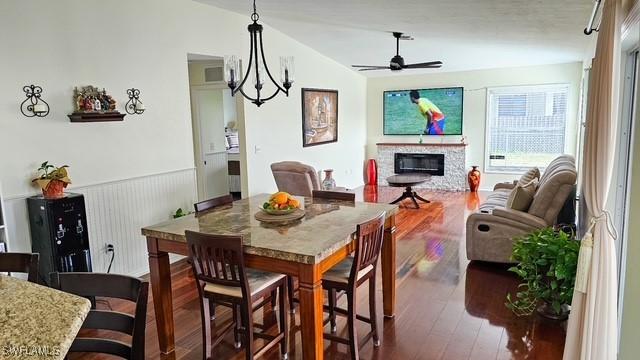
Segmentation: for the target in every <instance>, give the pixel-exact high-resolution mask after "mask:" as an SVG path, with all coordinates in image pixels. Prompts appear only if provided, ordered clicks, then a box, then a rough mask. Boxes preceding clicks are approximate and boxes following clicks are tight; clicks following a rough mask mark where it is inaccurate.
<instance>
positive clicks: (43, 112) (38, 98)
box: [20, 85, 49, 117]
mask: <svg viewBox="0 0 640 360" xmlns="http://www.w3.org/2000/svg"><path fill="white" fill-rule="evenodd" d="M22 91H24V94H25V95H26V96H27V98H26V99H25V100H24V101H23V102H22V104H20V111H21V112H22V115H24V116H26V117H34V116H37V117H45V116H47V115H49V104H47V102H46V101H44V99H42V87H40V86H38V85H26V86H24V87H23V88H22Z"/></svg>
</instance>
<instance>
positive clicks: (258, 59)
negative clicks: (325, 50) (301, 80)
mask: <svg viewBox="0 0 640 360" xmlns="http://www.w3.org/2000/svg"><path fill="white" fill-rule="evenodd" d="M258 19H260V15H258V13H257V11H256V1H255V0H253V14H251V20H252V21H253V23H252V24H249V26H248V27H247V28H248V30H249V35H250V37H251V46H250V49H249V63H248V65H247V72H246V73H245V74H244V76H243V77H242V79H240V77H239V76H238V75H239V74H240V62H239V59H238V58H237V57H236V56H235V55H232V56H225V58H224V75H225V81H226V82H227V84H228V85H229V88H231V95H232V96H233V95H235V94H236V93H237V92H240V93H241V94H242V95H243V96H244V97H245V98H247V99H248V100H250V101H251V102H252V103H254V104H256V105H257V106H260V105H262V104H264V103H265V102H266V101H268V100H271V99H273V98H274V97H275V96H276V95H278V93H280V92H283V93H284V94H285V95H286V96H289V88H291V85H292V84H293V80H294V72H295V67H294V62H293V56H281V57H280V83H282V86H281V85H280V84H279V83H278V82H277V81H276V80H275V79H274V78H273V76H272V75H271V72H270V71H269V67H268V66H267V60H266V59H265V56H264V46H263V45H262V25H260V24H258ZM250 75H251V85H253V87H254V88H255V89H256V92H255V93H256V95H255V97H251V96H249V95H247V92H245V85H246V84H247V80H248V79H249V76H250ZM266 77H268V78H269V80H271V82H272V83H273V85H275V87H276V90H275V92H274V93H273V94H271V95H270V96H267V97H264V96H263V95H262V94H261V91H262V87H263V85H264V82H265V78H266ZM238 81H239V83H238Z"/></svg>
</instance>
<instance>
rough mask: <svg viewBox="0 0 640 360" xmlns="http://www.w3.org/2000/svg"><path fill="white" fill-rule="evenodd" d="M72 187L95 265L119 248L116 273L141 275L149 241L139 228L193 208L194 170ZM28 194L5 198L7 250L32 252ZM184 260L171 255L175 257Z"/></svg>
mask: <svg viewBox="0 0 640 360" xmlns="http://www.w3.org/2000/svg"><path fill="white" fill-rule="evenodd" d="M68 191H69V192H75V193H81V194H84V196H85V203H86V207H87V225H88V227H89V244H90V246H91V259H92V262H93V270H94V271H96V272H105V271H107V266H108V265H109V260H110V257H111V255H108V254H107V253H106V252H105V248H106V245H107V244H113V245H114V247H115V250H116V251H115V253H116V255H115V260H114V262H113V266H112V268H111V272H112V273H117V274H126V275H131V276H140V275H142V274H145V273H147V272H149V263H148V259H147V245H146V241H145V239H144V237H143V236H142V235H141V234H140V229H141V228H142V227H144V226H148V225H153V224H155V223H158V222H162V221H165V220H168V219H170V218H171V215H172V213H173V212H175V210H176V209H177V208H179V207H181V208H183V209H185V210H189V211H190V210H191V209H192V207H193V203H194V202H195V199H196V180H195V169H185V170H178V171H172V172H167V173H162V174H154V175H150V176H143V177H138V178H132V179H126V180H120V181H113V182H108V183H102V184H96V185H89V186H82V187H73V186H71V187H70V188H69V189H68ZM26 198H27V196H17V197H12V198H8V199H7V200H6V203H5V208H6V212H7V214H6V221H7V223H8V224H11V226H10V227H9V239H10V242H9V244H8V245H9V251H30V250H31V238H30V234H29V223H28V215H27V206H26ZM177 259H180V257H179V256H175V257H172V261H176V260H177Z"/></svg>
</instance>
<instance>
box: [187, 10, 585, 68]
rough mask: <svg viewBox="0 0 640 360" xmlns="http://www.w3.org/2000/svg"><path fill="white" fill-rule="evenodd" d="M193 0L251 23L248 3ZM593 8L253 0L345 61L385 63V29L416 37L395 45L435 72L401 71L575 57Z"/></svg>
mask: <svg viewBox="0 0 640 360" xmlns="http://www.w3.org/2000/svg"><path fill="white" fill-rule="evenodd" d="M198 1H200V2H203V3H206V4H210V5H213V6H216V7H219V8H224V9H227V10H231V11H234V12H238V13H241V14H245V15H246V16H247V23H249V22H250V20H249V15H250V13H251V4H250V2H249V1H248V0H198ZM592 5H593V2H592V1H590V0H395V1H381V0H320V1H319V0H315V1H312V0H257V7H258V13H259V14H260V19H261V21H264V22H265V23H267V24H269V25H271V26H273V27H274V28H276V29H278V30H280V31H282V32H284V33H286V34H287V35H289V36H291V37H292V38H294V39H296V40H298V41H300V42H302V43H304V44H306V45H308V46H310V47H312V48H314V49H316V50H317V51H319V52H321V53H323V54H325V55H327V56H329V57H331V58H333V59H335V60H337V61H338V62H340V63H343V64H344V65H347V66H349V65H351V64H372V65H386V64H388V62H389V59H390V58H391V57H392V56H393V55H394V54H395V43H394V41H395V40H394V39H393V37H392V35H391V34H390V32H391V31H401V32H405V33H407V34H409V35H411V36H413V37H414V40H413V41H402V42H401V43H400V54H401V55H402V56H404V58H405V60H406V61H407V62H408V63H412V62H425V61H431V60H442V61H443V62H444V66H443V67H442V68H441V69H439V70H404V71H403V72H402V73H403V74H412V73H416V72H421V73H424V72H441V71H462V70H473V69H486V68H496V67H508V66H525V65H540V64H554V63H563V62H571V61H580V60H582V58H583V56H584V53H585V49H586V47H587V45H588V43H589V38H588V37H587V36H585V35H584V34H583V33H582V30H583V29H584V26H585V24H586V22H587V19H588V17H589V15H590V11H591V8H592ZM247 36H248V35H247ZM265 41H267V42H268V36H267V35H266V34H265ZM267 46H268V45H267ZM390 74H391V72H390V71H379V72H368V73H367V75H368V76H384V75H390ZM394 74H397V73H394Z"/></svg>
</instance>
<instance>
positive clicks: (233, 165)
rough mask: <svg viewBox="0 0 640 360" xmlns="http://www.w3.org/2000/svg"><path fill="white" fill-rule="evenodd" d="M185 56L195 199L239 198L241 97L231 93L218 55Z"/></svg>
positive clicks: (221, 60) (240, 185) (240, 186)
mask: <svg viewBox="0 0 640 360" xmlns="http://www.w3.org/2000/svg"><path fill="white" fill-rule="evenodd" d="M187 59H188V68H189V91H190V95H191V121H192V128H193V151H194V160H195V165H196V178H197V186H198V200H199V201H202V200H206V199H211V198H214V197H218V196H222V195H226V194H232V195H233V196H234V198H236V199H239V198H241V197H242V176H241V169H242V166H241V164H240V163H241V156H240V155H241V154H240V136H239V131H238V127H239V126H238V125H239V123H240V121H239V116H238V114H241V113H242V112H241V111H240V112H239V111H238V106H242V103H241V99H238V97H232V96H231V92H230V91H229V88H228V86H227V84H226V82H225V81H224V77H223V74H224V72H223V69H224V63H223V59H222V58H221V57H216V56H207V55H195V54H188V56H187Z"/></svg>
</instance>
